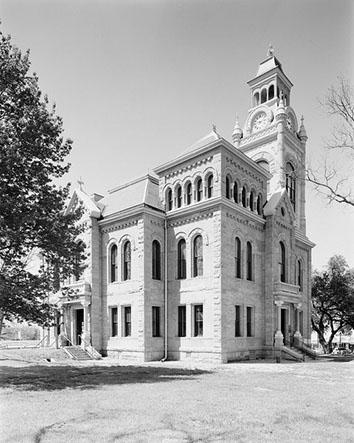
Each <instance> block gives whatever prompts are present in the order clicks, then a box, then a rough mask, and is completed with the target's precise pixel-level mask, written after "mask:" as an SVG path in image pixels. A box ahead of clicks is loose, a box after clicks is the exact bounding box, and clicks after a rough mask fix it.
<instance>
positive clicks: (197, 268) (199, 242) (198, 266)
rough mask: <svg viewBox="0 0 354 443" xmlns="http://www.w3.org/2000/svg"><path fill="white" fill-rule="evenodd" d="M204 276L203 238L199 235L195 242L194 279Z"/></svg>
mask: <svg viewBox="0 0 354 443" xmlns="http://www.w3.org/2000/svg"><path fill="white" fill-rule="evenodd" d="M200 275H203V238H202V236H201V235H197V236H196V237H195V238H194V241H193V277H198V276H200Z"/></svg>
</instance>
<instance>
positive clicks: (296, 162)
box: [233, 47, 307, 234]
mask: <svg viewBox="0 0 354 443" xmlns="http://www.w3.org/2000/svg"><path fill="white" fill-rule="evenodd" d="M248 85H249V87H250V93H251V108H250V109H249V111H248V115H247V118H246V122H245V125H244V128H243V131H241V129H240V127H239V125H238V122H237V124H236V127H235V129H234V132H233V142H234V144H235V146H236V147H237V148H238V149H240V150H241V151H243V152H244V153H245V154H246V155H248V156H249V157H251V158H252V159H253V160H254V161H256V162H257V163H258V164H259V165H261V166H262V167H264V168H266V169H267V170H268V171H269V172H270V173H271V175H272V177H271V179H270V180H269V182H268V199H269V198H270V196H271V195H272V194H273V193H275V192H277V191H279V190H281V189H283V188H286V190H287V192H288V195H289V198H290V201H291V204H292V206H293V209H294V212H295V216H296V227H297V228H298V229H300V230H301V231H302V232H303V234H305V230H306V221H305V154H306V141H307V135H306V131H305V127H304V125H303V118H301V124H300V125H299V124H298V120H297V117H296V114H295V111H294V110H293V108H292V107H291V105H290V103H291V100H290V99H291V96H290V95H291V88H292V86H293V84H292V83H291V81H290V80H289V79H288V77H287V76H286V75H285V73H284V71H283V68H282V65H281V63H280V62H279V60H278V59H277V58H276V57H275V56H274V50H273V48H272V47H270V48H269V50H268V54H267V58H266V59H265V60H264V61H263V62H262V63H260V65H259V67H258V71H257V74H256V76H255V77H254V78H253V79H251V80H250V81H249V82H248Z"/></svg>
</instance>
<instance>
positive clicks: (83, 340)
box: [79, 335, 102, 360]
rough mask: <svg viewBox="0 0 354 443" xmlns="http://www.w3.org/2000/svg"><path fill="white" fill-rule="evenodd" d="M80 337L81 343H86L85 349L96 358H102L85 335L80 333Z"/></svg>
mask: <svg viewBox="0 0 354 443" xmlns="http://www.w3.org/2000/svg"><path fill="white" fill-rule="evenodd" d="M79 337H80V338H81V343H83V344H84V350H85V351H86V352H87V353H88V354H89V355H90V356H91V357H92V358H94V359H95V360H100V359H101V358H102V355H101V354H100V353H99V352H98V351H96V349H95V348H94V347H93V346H92V345H91V344H90V342H87V341H86V340H85V339H84V338H83V335H79Z"/></svg>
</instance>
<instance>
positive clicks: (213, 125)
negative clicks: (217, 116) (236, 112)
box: [212, 123, 216, 132]
mask: <svg viewBox="0 0 354 443" xmlns="http://www.w3.org/2000/svg"><path fill="white" fill-rule="evenodd" d="M212 128H213V131H214V132H216V125H215V123H213V124H212Z"/></svg>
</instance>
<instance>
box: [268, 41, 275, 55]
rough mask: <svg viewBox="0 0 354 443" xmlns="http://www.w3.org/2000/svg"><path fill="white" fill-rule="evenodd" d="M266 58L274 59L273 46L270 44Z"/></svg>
mask: <svg viewBox="0 0 354 443" xmlns="http://www.w3.org/2000/svg"><path fill="white" fill-rule="evenodd" d="M267 56H268V57H274V48H273V45H272V44H271V43H270V44H269V48H268V52H267Z"/></svg>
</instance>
